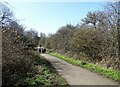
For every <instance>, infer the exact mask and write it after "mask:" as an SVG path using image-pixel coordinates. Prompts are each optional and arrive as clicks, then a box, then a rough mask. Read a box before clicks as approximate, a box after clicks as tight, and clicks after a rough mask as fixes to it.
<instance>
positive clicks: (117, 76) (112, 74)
mask: <svg viewBox="0 0 120 87" xmlns="http://www.w3.org/2000/svg"><path fill="white" fill-rule="evenodd" d="M50 54H51V55H52V56H56V57H58V58H60V59H62V60H65V61H66V62H69V63H71V64H73V65H77V66H80V67H83V68H86V69H89V70H91V71H95V72H97V73H99V74H102V75H105V76H106V77H109V78H111V79H113V80H115V81H120V72H119V71H115V70H113V69H107V68H104V67H100V66H97V65H95V64H91V63H86V62H83V61H79V60H75V59H72V58H69V57H65V56H63V55H60V54H57V53H50Z"/></svg>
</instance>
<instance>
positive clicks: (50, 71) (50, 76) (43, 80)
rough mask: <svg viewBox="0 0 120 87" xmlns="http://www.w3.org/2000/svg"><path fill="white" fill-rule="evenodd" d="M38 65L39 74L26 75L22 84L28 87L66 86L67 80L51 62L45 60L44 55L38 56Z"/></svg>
mask: <svg viewBox="0 0 120 87" xmlns="http://www.w3.org/2000/svg"><path fill="white" fill-rule="evenodd" d="M37 62H38V65H37V67H40V71H41V72H40V73H39V74H35V73H34V74H30V75H29V76H28V77H26V78H25V79H24V83H22V84H24V85H27V86H28V87H31V86H35V87H36V86H37V87H44V86H47V87H53V86H55V87H59V86H61V85H62V87H67V86H68V83H67V81H66V80H65V79H64V78H63V77H61V75H59V74H58V72H57V71H56V69H55V68H54V67H53V66H52V64H51V63H50V62H49V61H47V60H46V59H45V58H44V57H42V56H38V60H37Z"/></svg>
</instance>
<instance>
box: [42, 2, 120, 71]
mask: <svg viewBox="0 0 120 87" xmlns="http://www.w3.org/2000/svg"><path fill="white" fill-rule="evenodd" d="M118 9H119V8H118V3H117V2H115V3H107V5H106V7H105V10H103V11H94V12H88V13H87V15H86V17H85V18H83V19H82V20H81V23H80V24H77V25H76V26H73V25H72V24H67V25H66V26H63V27H61V28H59V30H58V31H57V32H56V33H55V34H49V35H48V36H43V37H42V38H43V39H42V40H40V42H41V43H42V45H45V46H46V47H47V48H48V49H50V51H53V52H58V53H61V54H64V55H67V56H70V57H73V58H75V59H80V60H83V61H87V62H92V63H95V64H99V65H102V66H105V67H107V68H110V67H111V68H114V69H118V67H119V64H120V62H119V61H120V59H119V56H118V50H119V49H118V47H119V43H118V40H119V39H120V38H117V35H118V34H119V33H118V29H117V27H119V26H117V21H118Z"/></svg>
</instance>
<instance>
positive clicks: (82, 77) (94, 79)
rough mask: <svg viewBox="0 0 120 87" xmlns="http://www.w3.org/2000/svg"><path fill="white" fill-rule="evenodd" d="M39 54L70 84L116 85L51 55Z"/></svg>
mask: <svg viewBox="0 0 120 87" xmlns="http://www.w3.org/2000/svg"><path fill="white" fill-rule="evenodd" d="M41 55H42V56H44V57H45V58H46V59H47V60H49V61H50V62H51V63H52V64H53V66H54V67H55V68H56V69H57V71H58V72H59V74H61V75H62V76H63V77H65V79H66V80H67V81H68V83H69V84H70V85H117V83H116V82H113V81H111V80H109V79H108V78H105V77H103V76H100V75H98V74H96V73H93V72H91V71H88V70H86V69H83V68H81V67H78V66H74V65H71V64H69V63H67V62H65V61H63V60H61V59H58V58H56V57H53V56H51V55H48V54H41Z"/></svg>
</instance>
